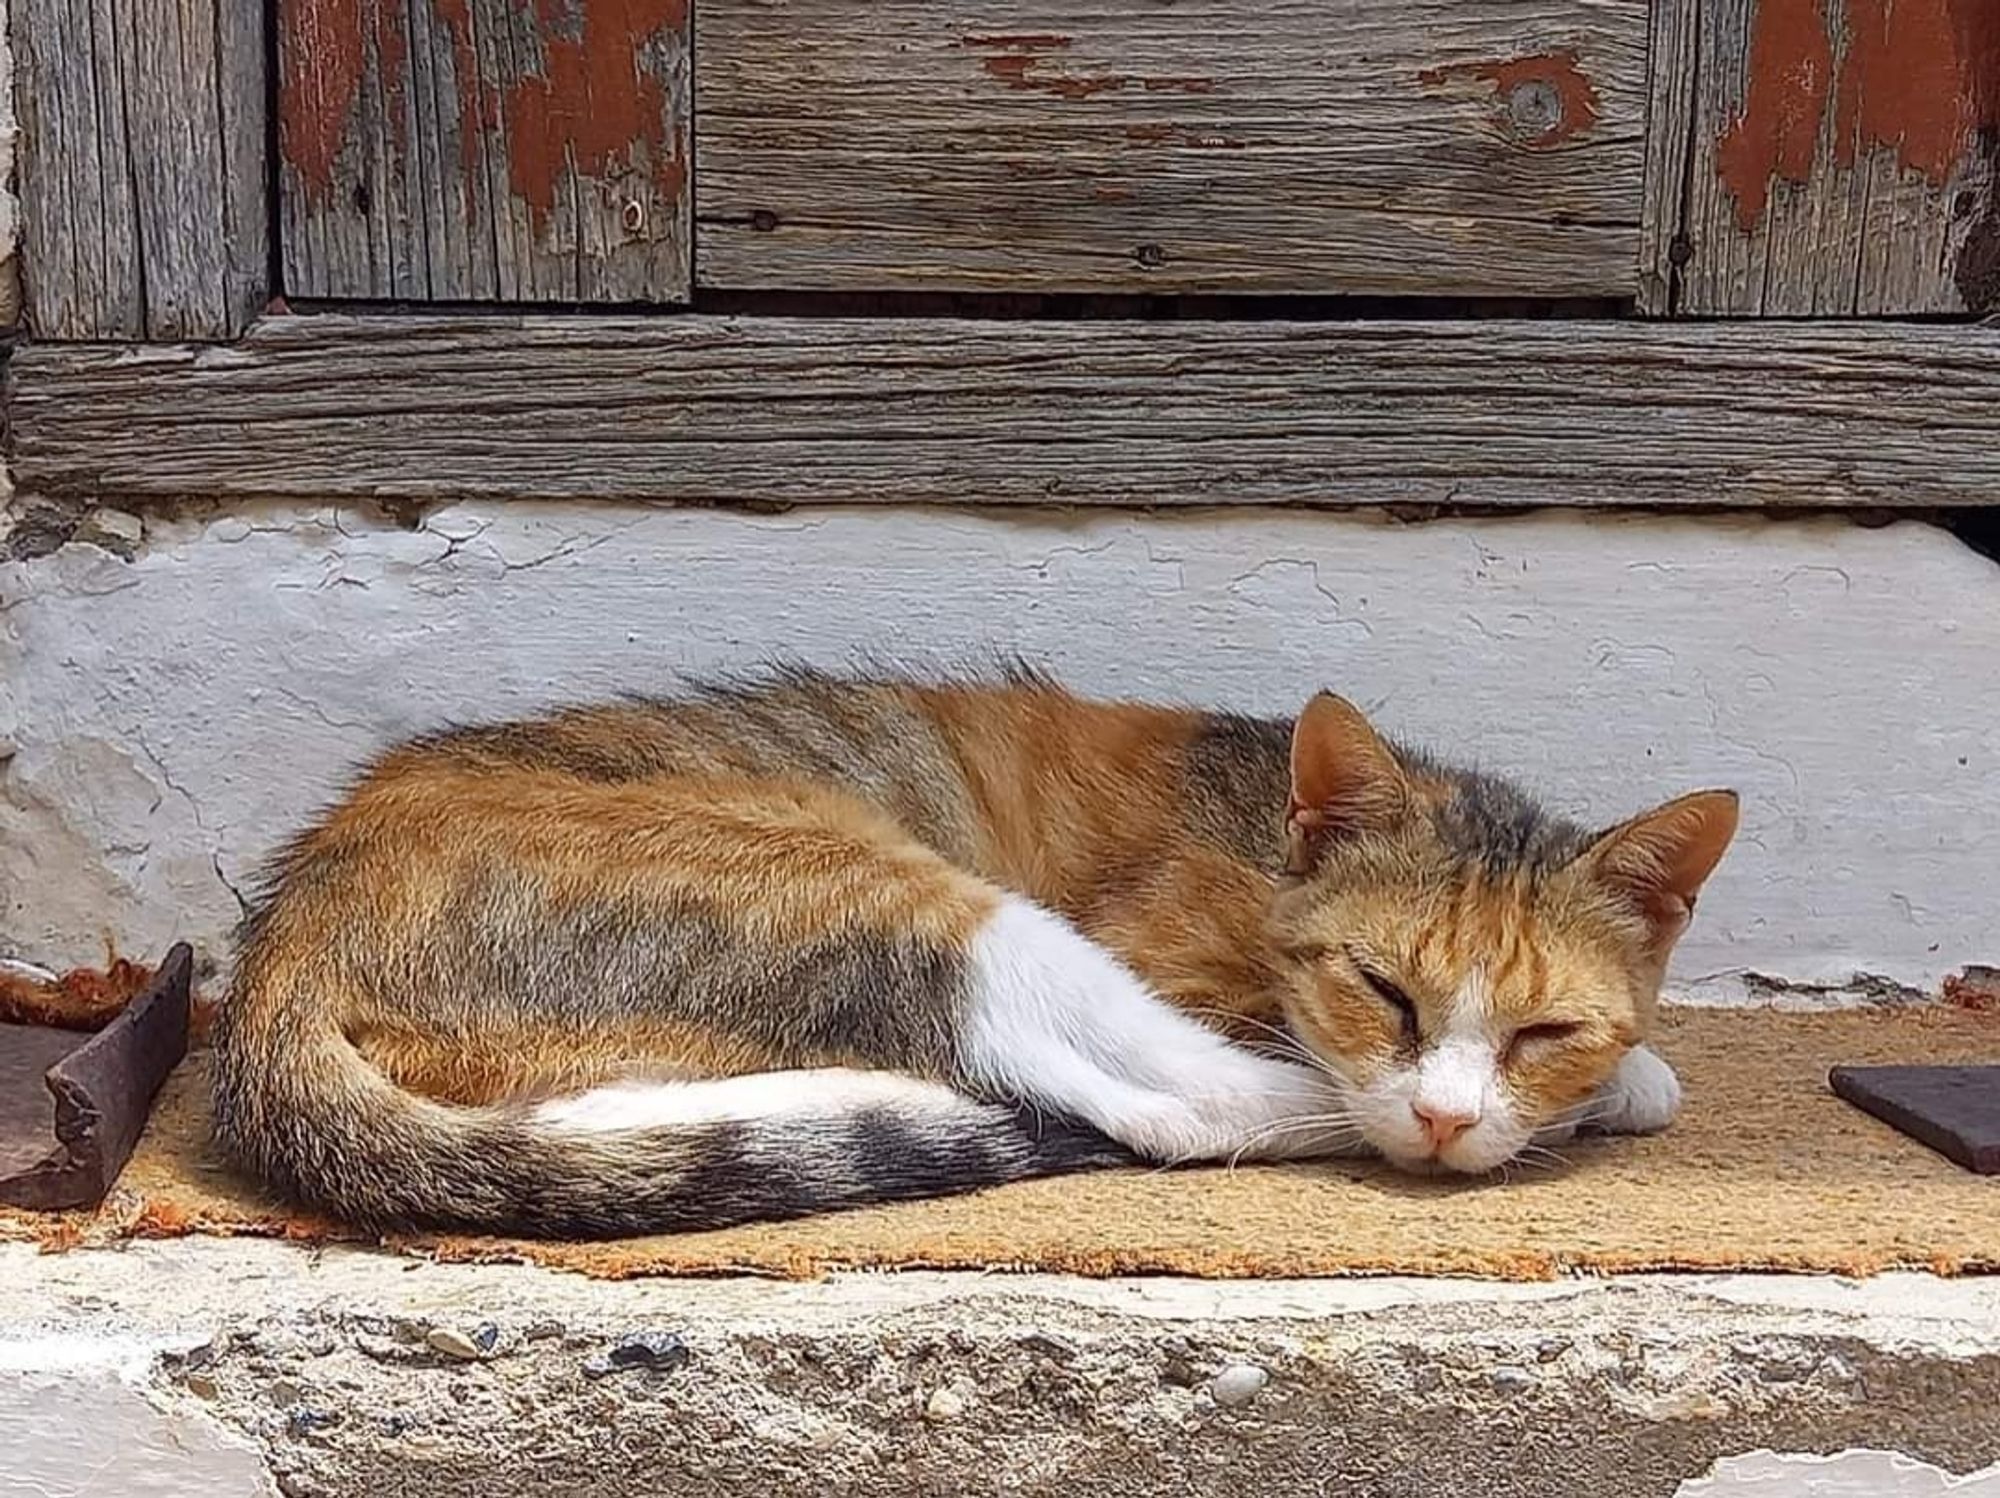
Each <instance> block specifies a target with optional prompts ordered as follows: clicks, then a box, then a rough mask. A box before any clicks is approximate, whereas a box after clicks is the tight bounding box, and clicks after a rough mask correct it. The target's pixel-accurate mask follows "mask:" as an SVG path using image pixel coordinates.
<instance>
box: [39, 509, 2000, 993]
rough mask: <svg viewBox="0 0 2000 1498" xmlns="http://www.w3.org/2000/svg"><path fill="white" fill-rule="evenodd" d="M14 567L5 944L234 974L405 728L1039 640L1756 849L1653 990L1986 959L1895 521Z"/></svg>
mask: <svg viewBox="0 0 2000 1498" xmlns="http://www.w3.org/2000/svg"><path fill="white" fill-rule="evenodd" d="M147 531H148V534H147V536H146V539H145V543H144V545H143V547H142V548H141V549H140V551H139V553H138V555H137V557H136V560H132V561H125V560H122V559H121V558H119V557H118V556H115V555H112V554H111V553H109V552H107V551H104V550H100V549H99V548H98V547H96V546H93V545H85V544H72V545H71V546H68V547H66V548H64V549H63V550H62V551H60V552H58V553H56V554H54V555H52V556H48V557H43V558H40V559H37V560H32V561H23V562H16V563H12V564H8V565H5V566H0V754H4V753H5V752H6V751H7V750H8V749H10V748H11V751H12V753H11V758H9V759H8V760H7V762H6V763H5V765H4V766H0V952H6V951H12V952H14V953H16V954H19V955H23V956H31V957H38V958H40V959H42V960H45V961H51V962H71V961H79V960H85V959H90V958H93V957H95V956H96V955H98V954H99V952H100V951H101V941H102V940H103V938H104V937H106V936H112V937H115V938H116V939H117V940H118V942H119V943H120V944H121V946H122V947H124V948H125V949H127V950H131V951H135V952H153V951H157V950H159V949H160V948H161V947H162V946H164V944H165V943H167V942H168V941H169V940H170V939H172V938H173V937H176V936H185V937H188V938H191V939H192V940H194V941H195V942H196V943H197V944H198V945H199V946H200V947H202V948H203V949H204V950H205V952H206V953H208V954H210V955H214V956H218V957H219V956H222V955H223V954H224V953H225V952H226V940H225V934H226V932H227V930H228V928H229V926H230V925H231V923H232V922H233V921H234V919H235V917H236V915H237V911H238V906H237V901H236V897H235V895H234V894H233V893H232V892H231V886H234V887H235V888H237V889H247V888H248V887H249V876H250V872H251V869H252V867H253V866H254V865H255V863H256V862H257V861H258V860H259V859H260V858H261V857H262V856H263V855H264V854H265V853H266V852H268V851H269V850H270V848H271V847H272V846H273V845H274V844H275V843H276V842H277V841H278V840H279V839H280V838H281V837H283V836H284V835H285V834H286V833H287V832H288V831H289V830H291V829H292V828H293V827H295V826H296V825H297V824H298V823H299V821H300V819H301V818H303V817H304V816H306V815H307V813H308V812H309V811H311V809H312V808H314V807H315V806H317V805H319V804H321V803H323V802H324V801H325V800H326V799H327V798H328V797H329V796H331V795H332V794H334V792H335V790H336V789H337V787H338V786H339V784H340V782H341V778H342V776H343V774H344V773H345V772H346V771H347V770H348V769H349V767H351V766H352V765H353V764H354V763H355V762H356V761H357V760H359V759H360V758H361V757H362V756H364V755H366V754H368V753H369V752H371V751H373V750H375V749H377V748H378V747H380V746H381V745H382V744H383V743H385V742H386V741H388V740H389V739H391V738H393V737H395V736H397V735H400V734H406V733H409V732H411V731H413V730H418V729H424V728H430V727H435V726H437V725H438V724H440V723H443V722H444V721H446V720H447V719H451V718H468V717H489V716H494V715H500V714H511V713H519V712H524V711H527V710H529V709H532V708H537V707H541V706H544V705H546V704H548V703H551V702H555V701H557V700H560V699H564V698H573V697H593V696H597V695H600V694H604V693H608V692H612V691H614V690H617V689H620V688H642V689H643V688H661V687H665V686H668V685H669V684H670V683H671V681H672V678H673V675H674V673H675V672H676V671H677V670H681V669H685V668H689V667H694V668H713V667H718V666H734V665H743V664H747V663H751V662H754V661H756V660H758V659H759V658H761V657H764V656H766V655H768V654H769V653H771V652H774V651H777V652H785V653H788V654H790V655H792V656H796V657H800V658H803V659H806V660H810V661H814V662H819V663H826V664H837V663H839V662H841V661H843V660H846V659H848V658H850V656H851V655H852V654H853V653H854V652H855V651H856V650H858V649H862V648H868V649H873V650H876V651H879V652H882V653H884V654H886V655H889V656H892V657H896V658H901V659H916V660H921V659H925V658H932V659H935V658H950V657H953V656H959V655H964V654H967V653H976V652H977V651H979V650H980V649H982V648H985V649H991V648H994V647H1000V648H1005V649H1009V650H1018V651H1023V652H1027V653H1029V654H1030V655H1033V656H1036V657H1039V658H1042V659H1044V660H1045V661H1047V662H1049V663H1051V664H1052V665H1054V666H1055V667H1056V668H1057V669H1058V670H1059V671H1060V672H1062V673H1063V674H1064V675H1065V676H1067V677H1068V678H1069V679H1070V680H1071V681H1072V682H1073V683H1075V684H1076V685H1078V686H1080V687H1082V688H1085V689H1089V690H1092V691H1097V692H1103V693H1134V694H1146V695H1155V696H1163V697H1170V698H1183V699H1188V700H1192V701H1196V702H1202V703H1214V704H1222V705H1228V706H1232V707H1239V708H1249V709H1261V710H1268V711H1272V712H1278V711H1287V710H1290V709H1292V708H1294V707H1295V706H1296V705H1297V704H1298V703H1299V702H1300V701H1301V700H1303V698H1304V696H1305V695H1306V694H1307V693H1308V692H1309V691H1310V690H1312V689H1313V688H1315V687H1318V686H1321V685H1328V686H1333V687H1335V688H1337V689H1339V690H1341V691H1344V692H1346V693H1349V694H1350V695H1352V696H1354V697H1355V698H1357V699H1358V700H1360V701H1362V702H1363V703H1365V704H1367V705H1369V706H1371V707H1373V708H1375V709H1376V710H1377V711H1378V714H1379V717H1380V720H1381V721H1382V722H1383V723H1384V724H1385V725H1386V726H1387V727H1389V728H1390V729H1391V730H1393V731H1395V732H1397V733H1399V734H1403V735H1406V736H1409V737H1412V738H1415V739H1418V740H1422V741H1426V742H1430V743H1433V744H1436V745H1440V746H1442V747H1445V748H1447V749H1450V750H1452V751H1454V752H1456V753H1458V754H1460V755H1464V756H1468V757H1471V758H1475V759H1477V760H1478V761H1480V762H1481V763H1483V764H1485V765H1487V766H1489V767H1491V768H1495V769H1500V770H1505V771H1508V772H1512V773H1515V774H1518V775H1520V776H1522V777H1524V778H1525V779H1527V780H1528V781H1529V782H1530V783H1531V784H1533V785H1535V786H1537V787H1539V788H1540V789H1542V790H1543V791H1545V792H1547V793H1548V794H1549V795H1550V796H1551V797H1552V799H1553V800H1554V801H1555V802H1557V803H1558V804H1560V805H1561V806H1562V807H1564V808H1565V809H1567V810H1570V811H1573V812H1577V813H1580V814H1585V815H1587V816H1590V817H1592V818H1597V819H1603V820H1610V819H1612V818H1614V817H1617V816H1619V815H1622V814H1624V813H1627V812H1631V811H1634V810H1637V809H1638V808H1640V807H1641V806H1642V805H1644V804H1647V803H1650V802H1652V801H1655V800H1658V799H1662V798H1664V797H1666V796H1669V795H1672V794H1675V793H1677V792H1680V791H1683V790H1686V789H1690V788H1693V787H1696V786H1703V785H1712V784H1724V785H1733V786H1735V787H1737V788H1738V789H1740V790H1741V791H1742V792H1743V794H1744V797H1745V822H1744V830H1743V834H1742V838H1741V841H1740V843H1739V845H1738V847H1737V848H1736V849H1735V851H1734V852H1733V853H1732V854H1731V856H1730V858H1729V859H1728V861H1727V862H1726V863H1725V865H1724V867H1723V869H1722V871H1721V873H1720V874H1719V875H1718V877H1717V879H1716V881H1715V883H1714V884H1713V886H1712V890H1711V894H1710V896H1709V898H1708V899H1707V900H1705V901H1704V905H1703V909H1702V912H1701V915H1700V917H1699V918H1698V920H1697V923H1696V928H1695V930H1694V932H1693V933H1692V934H1691V935H1690V937H1689V939H1688V941H1687V942H1686V944H1685V946H1684V948H1683V960H1682V961H1681V963H1680V966H1679V973H1680V977H1681V979H1682V980H1683V982H1685V983H1689V984H1695V985H1701V984H1703V983H1704V982H1705V983H1706V985H1707V989H1708V991H1710V992H1719V991H1727V990H1728V989H1729V987H1730V982H1729V979H1730V975H1732V974H1735V973H1738V972H1741V971H1742V970H1746V969H1747V970H1754V971H1757V972H1762V973H1769V974H1776V975H1780V976H1782V977H1784V978H1786V979H1790V980H1795V981H1801V982H1810V983H1833V984H1838V983H1842V982H1845V981H1846V980H1847V979H1848V978H1849V977H1850V975H1852V974H1854V973H1856V972H1857V971H1859V972H1867V973H1874V974H1881V975H1885V976H1887V977H1889V978H1891V979H1893V980H1895V981H1897V982H1899V983H1904V984H1912V985H1922V986H1930V985H1933V984H1935V983H1936V982H1937V980H1938V979H1939V978H1940V976H1941V975H1943V974H1945V973H1947V972H1949V971H1951V970H1953V969H1954V968H1956V967H1958V966H1959V965H1961V964H1963V963H1966V962H1969V961H1979V960H1984V961H1993V960H1995V959H1996V958H2000V928H1996V926H1995V924H1994V921H1993V908H1994V907H1993V892H1994V891H1995V890H1996V889H2000V838H1996V837H1995V836H1994V835H1993V827H1994V819H1993V812H1994V809H1995V808H1996V807H2000V716H1996V712H1995V708H1994V686H1995V676H1996V662H2000V570H1996V568H1995V566H1994V564H1993V563H1991V562H1989V561H1987V560H1986V559H1984V558H1982V557H1980V556H1978V555H1976V554H1974V553H1972V552H1970V551H1968V550H1966V549H1965V548H1964V547H1962V546H1961V545H1960V544H1959V543H1958V542H1956V541H1955V540H1954V539H1952V538H1951V537H1949V536H1947V535H1945V534H1943V533H1941V532H1939V531H1936V530H1934V529H1932V528H1930V527H1927V526H1923V525H1919V524H1914V523H1911V524H1900V525H1896V526H1892V527H1889V528H1885V529H1878V530H1867V529H1862V528H1859V527H1856V526H1853V525H1850V524H1847V523H1844V522H1839V521H1796V522H1784V523H1780V522H1763V521H1757V520H1744V519H1720V518H1715V517H1700V518H1687V519H1673V518H1626V519H1591V518H1587V517H1584V516H1580V515H1577V514H1574V513H1551V514H1546V515H1539V516H1531V517H1523V518H1516V519H1506V520H1490V521H1450V522H1439V523H1433V524H1428V525H1401V524H1396V523H1393V522H1389V521H1386V520H1383V519H1380V518H1377V517H1361V516H1340V515H1330V514H1314V513H1304V512H1273V513H1265V514H1243V513H1240V512H1238V513H1234V514H1226V515H1217V514H1185V515H1140V514H1125V513H1118V514H1102V515H1095V516H1081V517H1076V516H1063V515H1058V514H1052V513H1051V514H1045V513H1036V514H1017V515H1004V514H993V513H966V512H912V511H899V510H882V511H869V510H859V509H856V510H844V511H836V510H827V511H810V512H793V513H790V514H786V515H781V516H775V517H749V516H742V515H735V514H726V513H717V512H707V511H687V510H680V511H675V510H636V509H617V508H596V507H592V506H587V505H547V506H538V505H528V504H515V505H506V506H477V505H468V506H461V507H456V508H452V509H448V510H444V511H441V512H439V513H437V514H434V515H433V516H432V517H431V518H430V519H429V521H428V522H427V523H426V524H425V526H424V527H423V528H422V529H420V530H415V531H410V530H400V529H394V528H390V527H387V526H385V525H384V524H382V523H380V522H379V521H375V520H371V519H369V518H367V517H365V516H363V515H361V514H358V513H355V512H352V511H348V512H341V513H336V512H334V511H331V510H325V511H307V510H298V509H281V508H275V507H274V508H268V509H262V510H256V511H236V512H232V513H229V514H227V515H222V516H218V517H212V518H207V519H199V518H189V519H181V520H171V521H161V520H149V521H148V522H147Z"/></svg>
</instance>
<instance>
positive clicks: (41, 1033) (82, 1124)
mask: <svg viewBox="0 0 2000 1498" xmlns="http://www.w3.org/2000/svg"><path fill="white" fill-rule="evenodd" d="M193 972H194V954H193V953H192V952H191V951H189V949H188V947H187V945H186V943H180V944H177V945H176V946H175V947H174V948H173V950H172V951H170V952H168V953H167V956H166V960H165V961H164V962H162V963H161V964H160V966H159V969H158V971H156V972H155V973H154V974H153V981H152V982H151V983H149V984H147V985H146V990H145V992H143V993H141V994H140V995H139V997H137V998H136V999H134V1000H133V1001H132V1002H131V1003H130V1004H128V1005H127V1006H126V1007H125V1012H124V1013H122V1014H120V1015H119V1016H118V1018H117V1019H115V1020H113V1021H112V1022H111V1023H110V1024H108V1025H106V1026H105V1027H104V1028H103V1029H102V1030H99V1031H98V1032H97V1033H96V1034H95V1035H79V1034H77V1033H76V1032H74V1031H70V1030H51V1029H47V1028H45V1027H43V1026H40V1025H0V1202H4V1203H6V1204H7V1205H9V1206H14V1207H29V1208H33V1209H36V1210H39V1211H50V1212H52V1211H57V1210H60V1209H63V1208H70V1207H89V1206H95V1205H96V1204H97V1203H98V1202H100V1201H102V1200H103V1199H104V1196H105V1193H106V1192H108V1191H110V1189H111V1186H112V1183H113V1182H115V1181H116V1180H117V1179H118V1172H119V1171H120V1170H121V1169H123V1168H124V1165H125V1162H126V1160H127V1159H129V1158H130V1157H131V1154H132V1147H133V1145H135V1144H137V1143H138V1142H139V1135H140V1133H141V1132H142V1131H143V1130H144V1129H145V1127H146V1118H147V1116H148V1115H149V1114H150V1113H151V1112H152V1107H153V1097H154V1095H155V1094H156V1093H158V1092H159V1090H160V1084H161V1083H162V1082H164V1081H165V1080H166V1079H167V1074H168V1073H169V1072H171V1071H172V1070H173V1069H174V1067H175V1066H177V1065H178V1064H179V1063H180V1059H181V1057H183V1056H184V1055H186V1054H187V1043H188V1012H189V1005H190V1002H191V994H190V986H191V980H192V977H193Z"/></svg>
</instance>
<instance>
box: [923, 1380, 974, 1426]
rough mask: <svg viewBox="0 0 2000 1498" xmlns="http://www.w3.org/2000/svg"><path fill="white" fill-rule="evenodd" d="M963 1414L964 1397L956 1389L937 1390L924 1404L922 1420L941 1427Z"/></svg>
mask: <svg viewBox="0 0 2000 1498" xmlns="http://www.w3.org/2000/svg"><path fill="white" fill-rule="evenodd" d="M964 1413H965V1396H964V1395H963V1394H960V1393H959V1392H958V1391H957V1390H956V1389H939V1390H937V1391H936V1392H935V1393H934V1394H932V1395H931V1397H930V1398H929V1399H928V1400H926V1401H925V1403H924V1418H925V1419H926V1420H929V1421H931V1422H932V1423H933V1424H937V1425H942V1424H943V1423H944V1422H945V1421H947V1420H956V1419H957V1418H958V1417H959V1416H960V1415H962V1414H964Z"/></svg>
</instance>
